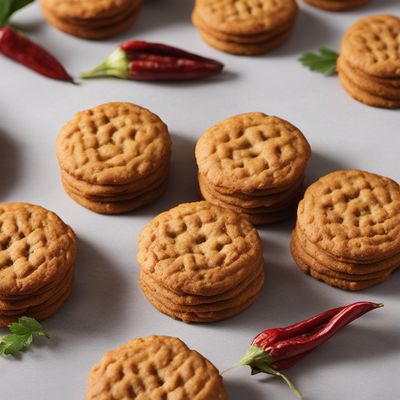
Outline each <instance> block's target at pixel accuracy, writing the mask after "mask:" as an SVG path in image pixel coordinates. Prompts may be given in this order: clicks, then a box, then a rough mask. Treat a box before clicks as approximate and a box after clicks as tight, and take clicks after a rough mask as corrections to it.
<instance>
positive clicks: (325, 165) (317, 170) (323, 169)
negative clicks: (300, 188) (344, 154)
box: [306, 150, 352, 187]
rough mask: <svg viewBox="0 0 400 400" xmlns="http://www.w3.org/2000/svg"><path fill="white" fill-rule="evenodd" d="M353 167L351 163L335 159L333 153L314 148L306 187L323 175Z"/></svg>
mask: <svg viewBox="0 0 400 400" xmlns="http://www.w3.org/2000/svg"><path fill="white" fill-rule="evenodd" d="M349 168H352V166H351V164H349V163H343V162H341V161H338V160H335V159H334V158H332V156H331V155H328V154H326V153H321V152H319V151H315V150H313V152H312V154H311V158H310V161H309V163H308V166H307V170H306V187H307V186H309V185H311V183H313V182H315V181H316V180H317V179H318V178H320V177H321V176H324V175H326V174H328V173H330V172H333V171H337V170H339V169H349Z"/></svg>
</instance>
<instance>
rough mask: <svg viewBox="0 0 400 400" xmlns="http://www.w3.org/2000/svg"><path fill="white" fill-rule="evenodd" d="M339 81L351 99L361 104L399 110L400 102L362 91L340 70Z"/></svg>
mask: <svg viewBox="0 0 400 400" xmlns="http://www.w3.org/2000/svg"><path fill="white" fill-rule="evenodd" d="M339 79H340V83H341V84H342V87H343V89H344V90H345V91H346V92H347V93H348V94H349V95H350V96H351V97H353V99H355V100H358V101H360V102H361V103H364V104H367V105H368V106H372V107H380V108H400V100H393V99H390V98H386V97H382V96H377V95H374V94H372V93H369V92H367V91H365V90H363V89H362V88H361V87H360V86H358V85H357V84H356V83H354V82H353V81H352V80H351V79H349V77H348V76H347V74H346V73H345V72H344V71H343V69H342V70H339Z"/></svg>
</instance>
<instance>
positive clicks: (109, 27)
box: [42, 6, 141, 40]
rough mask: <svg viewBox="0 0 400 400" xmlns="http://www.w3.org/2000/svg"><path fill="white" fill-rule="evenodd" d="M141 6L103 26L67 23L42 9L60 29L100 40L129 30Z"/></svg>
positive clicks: (82, 36) (45, 15) (48, 18)
mask: <svg viewBox="0 0 400 400" xmlns="http://www.w3.org/2000/svg"><path fill="white" fill-rule="evenodd" d="M140 10H141V7H140V6H137V7H136V8H135V9H134V10H133V11H131V12H130V13H129V14H128V15H124V16H123V17H121V19H120V20H119V21H117V22H110V23H109V24H105V25H103V26H94V27H93V26H88V25H86V26H82V24H71V23H66V22H64V21H62V20H60V19H58V18H56V17H54V15H52V14H51V13H50V12H49V11H47V10H46V9H45V8H43V9H42V12H43V15H44V17H45V18H46V20H47V21H48V22H49V23H50V24H51V25H53V26H54V27H55V28H57V29H58V30H60V31H63V32H65V33H68V34H70V35H73V36H77V37H80V38H83V39H91V40H99V39H105V38H109V37H113V36H116V35H118V34H120V33H121V32H123V31H125V30H127V29H128V28H129V27H130V26H131V25H133V23H134V22H135V21H136V19H137V18H138V16H139V14H140Z"/></svg>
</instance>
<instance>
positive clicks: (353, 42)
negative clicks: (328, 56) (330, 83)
mask: <svg viewBox="0 0 400 400" xmlns="http://www.w3.org/2000/svg"><path fill="white" fill-rule="evenodd" d="M399 38H400V18H397V17H393V16H390V15H384V16H373V17H366V18H363V19H361V20H360V21H358V22H356V23H355V24H354V25H352V26H351V27H350V29H349V30H348V31H347V32H346V34H345V35H344V37H343V40H342V44H341V48H340V56H339V59H338V62H337V70H338V73H339V77H340V81H341V83H342V86H343V88H344V89H345V90H346V91H347V92H348V93H349V94H350V95H351V96H352V97H353V98H355V99H356V100H358V101H361V102H363V103H365V104H368V105H370V106H374V107H383V108H400V51H399V46H400V39H399Z"/></svg>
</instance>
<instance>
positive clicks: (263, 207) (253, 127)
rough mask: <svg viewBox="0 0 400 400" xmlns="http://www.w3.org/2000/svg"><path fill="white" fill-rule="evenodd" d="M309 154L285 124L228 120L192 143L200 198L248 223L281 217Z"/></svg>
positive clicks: (296, 195)
mask: <svg viewBox="0 0 400 400" xmlns="http://www.w3.org/2000/svg"><path fill="white" fill-rule="evenodd" d="M310 155H311V149H310V145H309V144H308V142H307V140H306V139H305V137H304V136H303V134H302V133H301V132H300V131H299V130H298V129H297V128H296V127H295V126H293V125H292V124H290V123H289V122H287V121H285V120H283V119H281V118H278V117H274V116H269V115H266V114H263V113H247V114H239V115H236V116H233V117H231V118H228V119H226V120H224V121H222V122H219V123H218V124H216V125H214V126H213V127H211V128H210V129H208V130H207V131H206V132H205V133H204V134H203V135H202V137H201V138H200V139H199V141H198V142H197V145H196V160H197V165H198V168H199V186H200V191H201V194H202V195H203V197H204V198H205V199H206V200H207V201H209V202H210V203H212V204H215V205H218V206H220V207H224V208H228V209H231V210H233V211H236V212H238V213H240V214H242V215H246V216H247V217H248V218H249V219H250V221H251V222H252V223H254V224H267V223H273V222H277V221H280V220H283V219H286V218H288V217H290V216H291V215H294V214H295V210H296V207H297V203H298V201H299V200H300V198H301V197H302V195H303V181H304V173H305V168H306V165H307V162H308V160H309V158H310Z"/></svg>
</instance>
